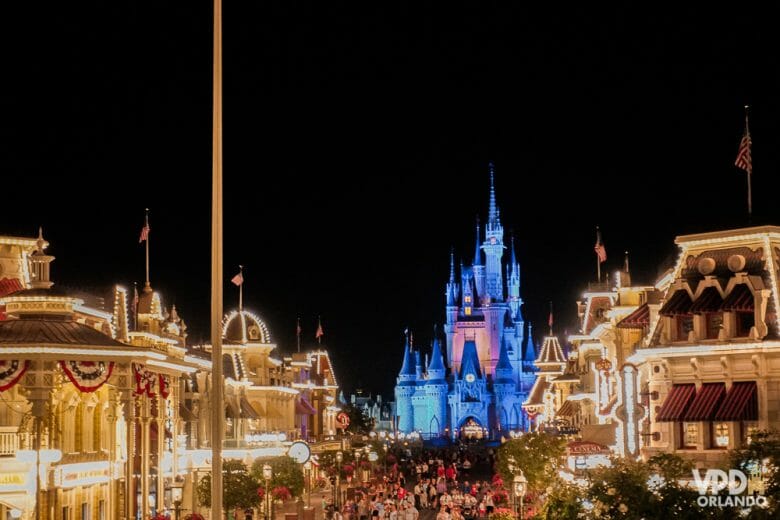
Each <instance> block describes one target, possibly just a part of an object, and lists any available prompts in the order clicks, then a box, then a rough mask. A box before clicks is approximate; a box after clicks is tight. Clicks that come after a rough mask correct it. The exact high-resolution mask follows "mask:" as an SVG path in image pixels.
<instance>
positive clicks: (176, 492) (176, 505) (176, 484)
mask: <svg viewBox="0 0 780 520" xmlns="http://www.w3.org/2000/svg"><path fill="white" fill-rule="evenodd" d="M183 485H184V483H183V482H181V481H177V480H176V479H174V480H173V482H172V483H171V500H173V514H174V516H173V520H179V512H180V511H181V488H182V486H183Z"/></svg>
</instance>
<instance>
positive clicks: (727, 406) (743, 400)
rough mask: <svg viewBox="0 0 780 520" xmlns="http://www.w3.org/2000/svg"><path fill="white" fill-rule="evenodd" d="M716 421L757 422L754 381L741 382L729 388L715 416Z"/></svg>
mask: <svg viewBox="0 0 780 520" xmlns="http://www.w3.org/2000/svg"><path fill="white" fill-rule="evenodd" d="M715 420H716V421H757V420H758V392H757V391H756V382H755V381H741V382H739V383H734V384H732V385H731V388H729V391H728V393H727V394H726V398H725V399H724V400H723V404H721V405H720V409H719V410H718V411H717V413H716V414H715Z"/></svg>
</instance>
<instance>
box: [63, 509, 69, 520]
mask: <svg viewBox="0 0 780 520" xmlns="http://www.w3.org/2000/svg"><path fill="white" fill-rule="evenodd" d="M62 520H70V507H68V506H63V507H62Z"/></svg>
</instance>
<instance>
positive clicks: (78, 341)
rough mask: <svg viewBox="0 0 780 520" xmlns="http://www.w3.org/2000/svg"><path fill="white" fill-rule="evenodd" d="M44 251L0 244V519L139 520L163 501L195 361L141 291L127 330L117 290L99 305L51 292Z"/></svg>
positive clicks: (178, 329)
mask: <svg viewBox="0 0 780 520" xmlns="http://www.w3.org/2000/svg"><path fill="white" fill-rule="evenodd" d="M47 246H48V243H47V242H46V241H45V240H43V238H42V236H39V237H38V239H37V240H27V239H17V238H11V237H0V250H1V251H2V254H1V255H0V265H2V271H3V277H4V279H5V280H8V279H9V278H12V279H13V280H15V281H14V282H13V287H12V289H11V290H10V291H9V290H6V291H5V293H6V294H5V295H4V296H3V297H2V298H0V397H2V400H0V517H2V518H5V517H6V515H9V516H12V515H21V518H25V519H32V518H37V519H53V520H54V519H56V520H64V519H71V518H95V519H100V518H119V517H128V518H129V517H131V516H132V517H133V518H134V517H135V516H134V512H135V511H141V510H144V511H147V514H146V515H144V518H148V514H149V513H150V512H152V511H158V510H160V509H162V508H164V507H165V506H166V505H170V499H171V494H170V489H171V483H172V482H174V481H175V480H176V478H175V477H176V475H179V474H180V469H181V468H180V466H179V460H180V455H181V454H182V453H181V451H180V450H181V448H182V446H181V445H180V443H179V442H178V439H179V437H178V434H179V431H180V426H181V423H180V416H179V413H178V403H179V398H180V391H181V388H180V383H181V379H180V378H181V376H182V375H183V374H188V373H192V372H195V371H196V370H197V369H198V368H199V367H201V366H202V364H201V363H199V362H198V360H196V359H193V358H192V357H191V356H189V355H188V353H187V351H186V350H185V348H184V339H185V332H184V331H185V329H186V326H185V325H184V323H183V322H182V321H181V319H179V318H178V317H176V316H175V311H173V312H171V313H170V314H169V313H166V312H164V311H163V307H162V305H161V302H160V298H159V295H158V294H157V293H155V292H153V291H152V289H151V287H150V286H149V285H147V286H146V287H145V290H144V293H143V296H142V297H141V299H140V303H139V312H138V314H137V318H136V319H137V322H138V327H136V329H138V330H135V331H133V330H131V329H130V326H129V325H130V323H129V320H130V315H131V312H130V309H129V306H128V298H127V291H126V290H125V289H123V288H121V287H115V288H114V289H113V294H112V297H113V301H111V299H108V301H109V302H110V303H109V304H108V305H97V304H93V301H94V302H98V301H99V300H98V299H94V298H89V297H75V296H70V295H62V294H59V293H58V292H57V291H56V290H53V289H51V286H52V285H53V284H52V282H51V281H50V279H49V264H50V263H51V262H52V261H53V260H54V257H52V256H49V255H46V254H45V253H44V250H45V249H46V247H47ZM5 287H6V288H8V287H10V285H9V283H8V282H6V283H5ZM100 307H103V308H100ZM105 307H108V308H109V309H110V310H104V308H105Z"/></svg>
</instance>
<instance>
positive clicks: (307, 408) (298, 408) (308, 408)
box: [295, 398, 317, 415]
mask: <svg viewBox="0 0 780 520" xmlns="http://www.w3.org/2000/svg"><path fill="white" fill-rule="evenodd" d="M295 413H296V414H297V415H317V410H315V409H314V407H313V406H312V405H311V404H309V401H307V400H306V399H304V398H301V399H298V400H296V401H295Z"/></svg>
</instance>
